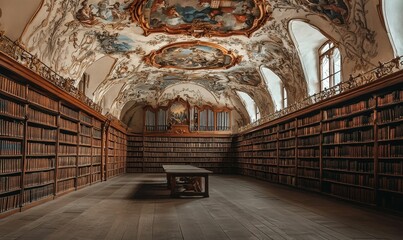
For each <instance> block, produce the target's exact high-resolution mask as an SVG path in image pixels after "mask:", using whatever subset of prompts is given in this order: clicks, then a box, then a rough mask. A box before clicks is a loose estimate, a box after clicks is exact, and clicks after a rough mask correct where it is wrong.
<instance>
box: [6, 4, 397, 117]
mask: <svg viewBox="0 0 403 240" xmlns="http://www.w3.org/2000/svg"><path fill="white" fill-rule="evenodd" d="M0 4H1V5H0V9H1V10H2V11H1V13H2V14H1V16H0V22H1V25H0V30H4V31H5V34H6V35H7V36H9V37H11V38H12V39H14V40H18V42H19V43H20V44H21V45H23V46H24V47H25V48H26V50H28V51H29V52H31V53H32V54H34V55H36V56H37V57H38V58H39V59H40V60H41V61H42V62H44V63H45V64H47V65H49V66H50V67H52V68H53V69H54V70H55V71H56V72H58V73H59V74H60V75H62V76H64V77H68V78H72V79H75V80H76V84H78V81H79V80H80V79H81V76H82V75H83V73H84V72H87V73H89V74H90V77H91V80H90V82H89V84H88V86H87V88H88V89H87V95H88V96H89V97H90V98H92V99H93V100H94V101H96V102H98V103H100V104H102V105H103V106H104V108H105V109H106V111H109V112H110V113H112V114H113V115H115V116H117V117H119V118H121V119H123V120H125V121H126V122H130V121H131V119H132V116H133V115H135V113H136V111H139V109H140V108H141V107H142V106H144V105H146V104H150V105H154V106H155V105H158V104H164V103H166V102H167V101H169V100H170V99H173V98H175V97H176V96H178V95H179V96H181V97H182V98H184V99H185V100H187V101H189V102H190V103H191V104H193V105H202V104H210V105H215V106H228V107H231V108H233V109H235V114H234V116H235V120H236V122H237V124H238V125H242V124H244V123H247V121H248V118H247V117H246V115H247V112H246V111H245V107H244V105H243V104H242V102H241V101H240V99H239V96H238V95H237V94H236V91H242V92H245V93H247V94H249V95H250V96H251V97H252V99H253V100H254V101H255V102H256V105H257V106H258V108H259V109H260V112H261V114H262V115H265V114H268V113H270V112H273V111H274V109H275V103H274V101H273V97H272V94H271V92H270V79H266V81H264V80H263V76H262V71H261V67H262V66H264V67H267V68H268V69H270V70H271V71H272V72H273V73H274V74H276V75H277V76H278V77H279V78H280V79H281V81H282V83H283V84H284V85H285V87H286V89H287V93H288V96H289V99H288V101H289V103H293V102H296V101H298V100H301V99H304V98H305V97H307V96H308V92H309V93H311V92H312V91H310V90H309V86H310V85H312V78H314V77H313V76H315V75H316V73H315V72H314V73H312V71H311V70H309V69H308V68H309V64H304V63H303V61H304V56H305V58H306V56H307V55H306V54H305V53H306V51H305V50H306V48H307V46H311V47H312V44H314V45H316V46H314V47H316V48H317V47H319V45H320V44H321V43H322V40H323V39H321V40H320V41H319V40H318V38H314V36H313V35H315V34H307V33H308V32H309V28H313V29H316V30H317V31H318V32H320V33H321V35H322V36H325V38H328V39H331V40H332V41H334V42H335V43H336V45H337V46H338V47H339V48H340V51H341V55H342V59H343V69H342V75H343V78H344V79H347V78H348V76H349V75H350V74H356V73H360V72H362V71H366V70H369V69H371V68H373V67H374V66H376V65H377V64H378V62H384V61H387V60H390V59H391V58H392V57H393V55H394V53H393V49H392V46H391V44H390V41H389V39H388V34H387V32H386V28H385V25H384V21H383V17H382V8H381V7H382V5H381V2H380V1H378V0H357V1H350V0H270V1H265V0H232V1H214V0H187V1H180V0H165V1H164V0H144V1H142V0H70V1H65V0H16V1H5V0H0ZM17 14H18V15H22V16H21V17H18V18H15V15H17ZM291 20H293V22H295V21H297V22H299V23H304V24H290V21H291ZM290 26H292V27H290ZM311 55H312V54H311ZM266 82H267V83H266Z"/></svg>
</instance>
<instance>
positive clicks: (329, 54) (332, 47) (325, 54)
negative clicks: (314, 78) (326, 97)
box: [318, 40, 342, 91]
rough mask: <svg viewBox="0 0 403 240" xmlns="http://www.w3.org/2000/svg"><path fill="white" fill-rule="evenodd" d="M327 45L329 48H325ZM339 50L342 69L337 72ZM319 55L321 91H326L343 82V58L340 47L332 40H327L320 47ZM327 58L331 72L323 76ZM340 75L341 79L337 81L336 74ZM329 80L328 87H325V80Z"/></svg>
mask: <svg viewBox="0 0 403 240" xmlns="http://www.w3.org/2000/svg"><path fill="white" fill-rule="evenodd" d="M326 47H328V49H327V50H323V49H325V48H326ZM336 50H337V51H338V52H339V60H340V69H339V70H338V71H337V72H336V71H335V63H336V62H337V61H335V58H334V56H335V54H334V53H335V51H336ZM318 56H319V71H318V72H319V89H320V91H324V90H325V89H329V88H332V87H334V86H335V85H337V84H339V83H340V82H341V72H342V66H341V65H342V58H341V54H340V49H339V48H338V47H337V46H336V44H334V43H333V42H332V41H331V40H327V41H325V42H324V43H323V44H322V45H321V46H320V47H319V49H318ZM324 58H327V59H328V68H327V69H328V71H329V74H328V76H327V77H325V78H323V59H324ZM337 75H339V79H340V81H339V82H338V83H336V78H335V77H336V76H337ZM325 81H328V82H327V83H328V84H327V85H328V88H324V87H323V86H324V82H325Z"/></svg>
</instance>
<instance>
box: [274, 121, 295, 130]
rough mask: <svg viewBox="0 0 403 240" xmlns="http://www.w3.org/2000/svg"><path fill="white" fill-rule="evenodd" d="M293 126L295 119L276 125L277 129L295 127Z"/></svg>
mask: <svg viewBox="0 0 403 240" xmlns="http://www.w3.org/2000/svg"><path fill="white" fill-rule="evenodd" d="M295 126H296V124H295V121H291V122H286V123H282V124H280V125H279V126H278V130H279V131H285V130H289V129H293V128H295Z"/></svg>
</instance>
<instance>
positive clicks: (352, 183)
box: [234, 72, 403, 211]
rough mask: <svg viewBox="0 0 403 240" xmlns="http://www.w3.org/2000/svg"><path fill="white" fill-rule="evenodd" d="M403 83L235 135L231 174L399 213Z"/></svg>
mask: <svg viewBox="0 0 403 240" xmlns="http://www.w3.org/2000/svg"><path fill="white" fill-rule="evenodd" d="M402 79H403V72H400V73H397V74H395V75H393V76H389V77H387V78H385V79H379V80H378V81H376V82H373V83H371V84H368V85H366V86H363V87H361V88H360V89H357V90H354V91H352V92H347V93H344V94H340V95H338V96H335V97H333V98H330V99H328V100H325V101H323V102H320V103H318V104H314V105H312V106H309V107H307V108H305V109H302V110H299V111H297V112H294V113H292V114H290V115H288V116H284V117H281V118H279V119H276V120H273V121H272V122H269V123H266V124H264V125H261V126H258V127H255V128H254V129H250V130H248V131H246V132H243V133H242V134H238V135H237V136H235V137H234V146H235V148H236V154H235V155H236V162H237V164H236V165H237V170H236V171H237V173H239V174H242V175H247V176H252V177H255V178H258V179H263V180H267V181H271V182H278V183H281V184H285V185H290V186H293V187H297V188H301V189H307V190H311V191H315V192H321V193H323V194H326V195H329V196H333V197H336V198H341V199H346V200H349V201H353V202H359V203H364V204H369V205H378V206H383V207H388V208H394V209H397V210H399V211H403V207H402V206H403V147H402V146H403V144H402V143H403V125H402V124H403V81H402ZM276 147H277V151H276ZM276 164H277V165H276Z"/></svg>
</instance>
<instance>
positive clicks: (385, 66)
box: [238, 56, 403, 133]
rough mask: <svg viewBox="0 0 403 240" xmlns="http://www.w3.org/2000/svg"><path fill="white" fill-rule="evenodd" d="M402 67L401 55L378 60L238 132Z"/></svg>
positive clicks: (370, 81) (356, 86) (241, 128)
mask: <svg viewBox="0 0 403 240" xmlns="http://www.w3.org/2000/svg"><path fill="white" fill-rule="evenodd" d="M402 67H403V56H400V57H396V58H394V59H392V60H391V61H389V62H387V63H381V62H379V66H378V67H376V68H374V69H372V70H370V71H368V72H365V73H362V74H359V75H357V76H353V75H350V78H349V80H347V81H344V82H341V83H339V84H337V85H335V86H333V87H331V88H328V89H325V90H323V91H321V92H319V93H316V94H313V95H311V96H309V97H307V98H305V99H304V100H302V101H299V102H297V103H294V104H292V105H290V106H289V107H287V108H284V109H282V110H279V111H276V112H274V113H271V114H269V115H266V116H263V117H262V118H260V119H259V120H257V121H255V122H253V123H250V124H248V125H245V126H242V127H240V128H238V132H239V133H240V132H244V131H247V130H249V129H251V128H254V127H257V126H259V125H262V124H264V123H268V122H270V121H273V120H275V119H277V118H280V117H283V116H285V115H287V114H290V113H293V112H296V111H298V110H300V109H302V108H305V107H308V106H310V105H313V104H315V103H319V102H321V101H323V100H325V99H328V98H331V97H333V96H336V95H339V94H341V93H345V92H349V91H351V90H353V89H355V88H358V87H361V86H364V85H366V84H369V83H372V82H375V81H376V80H378V79H380V78H382V77H385V76H388V75H390V74H392V73H395V72H397V71H399V70H401V69H402Z"/></svg>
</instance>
